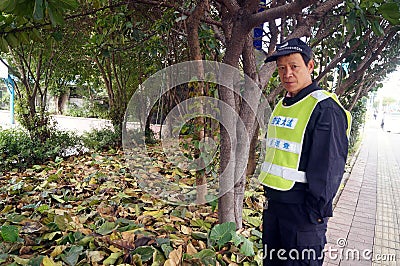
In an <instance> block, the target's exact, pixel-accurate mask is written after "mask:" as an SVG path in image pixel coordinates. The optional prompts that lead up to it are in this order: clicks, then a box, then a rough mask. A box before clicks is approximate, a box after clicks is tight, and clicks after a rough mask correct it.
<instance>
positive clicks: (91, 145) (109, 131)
mask: <svg viewBox="0 0 400 266" xmlns="http://www.w3.org/2000/svg"><path fill="white" fill-rule="evenodd" d="M83 143H84V146H85V147H86V148H88V149H91V150H95V151H105V150H115V149H118V148H119V147H121V134H120V133H119V132H117V131H116V130H114V129H113V128H106V129H94V130H92V131H90V132H85V134H84V135H83Z"/></svg>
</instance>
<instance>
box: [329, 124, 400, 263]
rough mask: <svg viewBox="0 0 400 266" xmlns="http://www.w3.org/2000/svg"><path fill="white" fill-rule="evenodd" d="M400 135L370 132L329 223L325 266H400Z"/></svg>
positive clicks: (375, 129) (373, 126) (370, 128)
mask: <svg viewBox="0 0 400 266" xmlns="http://www.w3.org/2000/svg"><path fill="white" fill-rule="evenodd" d="M399 144H400V135H399V134H392V133H387V132H383V131H382V130H381V129H380V128H379V126H378V123H377V122H376V121H369V122H368V123H367V124H366V126H365V131H364V137H363V141H362V144H361V147H360V150H359V154H358V156H357V159H356V161H355V163H354V166H353V168H352V171H351V174H350V176H349V178H348V179H347V181H346V183H345V187H344V189H343V190H342V192H341V194H340V196H339V199H338V201H337V204H336V207H335V209H334V213H333V217H332V218H331V219H330V220H329V223H328V233H327V237H328V244H327V245H326V247H325V250H326V251H327V252H326V253H325V256H326V257H325V262H324V265H326V266H332V265H343V266H348V265H349V266H351V265H400V226H399V225H400V167H399V158H400V156H399V154H400V147H399V146H400V145H399Z"/></svg>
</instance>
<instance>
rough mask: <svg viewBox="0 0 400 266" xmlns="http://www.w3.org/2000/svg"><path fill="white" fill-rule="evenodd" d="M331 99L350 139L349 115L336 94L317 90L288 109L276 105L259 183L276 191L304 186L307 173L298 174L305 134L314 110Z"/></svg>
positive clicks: (280, 102)
mask: <svg viewBox="0 0 400 266" xmlns="http://www.w3.org/2000/svg"><path fill="white" fill-rule="evenodd" d="M329 97H330V98H332V99H333V100H334V101H335V102H336V103H338V105H339V106H340V107H341V108H342V109H343V110H344V112H345V113H346V117H347V125H348V126H347V131H346V133H347V137H349V135H350V127H351V115H350V112H348V111H347V110H345V109H344V108H343V106H342V105H341V104H340V102H339V100H338V98H337V96H336V94H334V93H330V92H327V91H324V90H317V91H314V92H312V93H310V94H309V95H307V96H306V97H304V98H303V99H301V100H300V101H298V102H297V103H295V104H293V105H291V106H284V105H283V104H282V101H283V100H281V101H279V103H278V104H277V106H276V107H275V109H274V111H273V112H272V115H271V118H270V121H269V126H268V129H267V139H266V153H265V161H264V163H263V164H262V166H261V173H260V175H259V177H258V180H259V181H260V182H261V183H262V184H263V185H265V186H268V187H271V188H274V189H277V190H282V191H286V190H290V189H291V188H292V187H293V186H294V184H295V182H301V183H307V178H306V173H305V172H304V171H299V170H298V169H299V164H300V156H301V150H302V147H303V140H304V133H305V131H306V127H307V124H308V121H309V120H310V117H311V114H312V112H313V110H314V108H315V106H316V105H317V104H318V103H319V102H321V101H323V100H325V99H327V98H329Z"/></svg>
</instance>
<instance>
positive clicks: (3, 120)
mask: <svg viewBox="0 0 400 266" xmlns="http://www.w3.org/2000/svg"><path fill="white" fill-rule="evenodd" d="M52 117H53V118H54V120H55V121H56V122H57V128H58V129H60V130H67V131H73V132H75V133H77V134H79V135H81V134H83V133H84V132H88V131H91V130H93V129H105V128H112V123H111V121H110V120H106V119H97V118H85V117H72V116H65V115H52ZM10 121H11V119H10V112H9V111H5V110H0V129H1V128H2V129H5V128H10V127H18V122H16V124H15V125H14V126H11V124H10ZM128 124H129V125H131V126H132V127H133V128H135V127H138V126H139V123H129V122H128ZM150 128H151V129H152V130H153V132H154V133H155V136H156V137H157V136H158V133H159V131H160V125H153V124H152V125H150Z"/></svg>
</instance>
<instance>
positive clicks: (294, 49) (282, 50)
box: [265, 38, 312, 63]
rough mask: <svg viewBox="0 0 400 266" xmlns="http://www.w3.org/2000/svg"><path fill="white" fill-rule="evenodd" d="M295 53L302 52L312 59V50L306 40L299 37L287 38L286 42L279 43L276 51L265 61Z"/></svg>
mask: <svg viewBox="0 0 400 266" xmlns="http://www.w3.org/2000/svg"><path fill="white" fill-rule="evenodd" d="M293 53H301V54H304V55H305V56H307V58H308V59H311V57H312V56H311V55H312V50H311V48H310V46H308V45H307V44H306V43H305V42H303V41H302V40H300V39H299V38H294V39H290V40H287V41H286V42H284V43H281V44H277V45H276V50H275V52H274V53H273V54H272V55H270V56H269V57H267V59H265V63H268V62H272V61H276V60H277V59H278V57H280V56H283V55H288V54H293Z"/></svg>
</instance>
